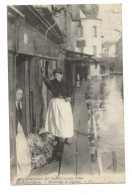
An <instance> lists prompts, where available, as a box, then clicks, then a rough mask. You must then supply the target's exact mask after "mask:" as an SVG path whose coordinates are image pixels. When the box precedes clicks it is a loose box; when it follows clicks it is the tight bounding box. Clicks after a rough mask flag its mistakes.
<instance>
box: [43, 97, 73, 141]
mask: <svg viewBox="0 0 132 195" xmlns="http://www.w3.org/2000/svg"><path fill="white" fill-rule="evenodd" d="M45 131H46V132H50V133H52V134H53V135H55V136H57V137H63V138H71V137H72V136H73V115H72V110H71V105H70V102H66V101H65V100H64V99H60V98H53V99H51V101H50V103H49V107H48V112H47V117H46V123H45Z"/></svg>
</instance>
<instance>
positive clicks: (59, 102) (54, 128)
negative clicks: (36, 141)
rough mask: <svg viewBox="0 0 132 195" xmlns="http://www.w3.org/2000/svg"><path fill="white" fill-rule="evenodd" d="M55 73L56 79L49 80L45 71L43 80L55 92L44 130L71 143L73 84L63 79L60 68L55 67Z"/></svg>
mask: <svg viewBox="0 0 132 195" xmlns="http://www.w3.org/2000/svg"><path fill="white" fill-rule="evenodd" d="M53 75H54V79H53V80H48V79H47V78H46V77H45V73H44V72H43V81H44V83H45V85H46V86H47V88H48V89H49V90H50V91H51V92H52V94H53V98H52V99H51V101H50V103H49V107H48V112H47V117H46V123H45V129H44V131H45V132H49V133H52V134H53V135H55V136H56V137H57V138H59V139H61V140H63V141H64V142H65V143H67V144H70V143H71V142H72V139H71V138H72V137H73V115H72V110H71V105H70V102H71V96H72V93H73V90H72V87H71V85H70V84H69V83H68V82H66V81H64V80H63V72H62V70H61V69H60V68H57V69H55V70H54V71H53ZM41 133H42V132H41Z"/></svg>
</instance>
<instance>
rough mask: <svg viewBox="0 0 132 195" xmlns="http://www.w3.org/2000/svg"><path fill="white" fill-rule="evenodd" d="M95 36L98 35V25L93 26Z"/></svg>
mask: <svg viewBox="0 0 132 195" xmlns="http://www.w3.org/2000/svg"><path fill="white" fill-rule="evenodd" d="M93 36H94V37H97V26H93Z"/></svg>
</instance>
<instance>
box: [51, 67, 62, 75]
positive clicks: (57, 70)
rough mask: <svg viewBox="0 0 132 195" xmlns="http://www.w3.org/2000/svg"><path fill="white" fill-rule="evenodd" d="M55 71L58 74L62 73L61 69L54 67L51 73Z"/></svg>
mask: <svg viewBox="0 0 132 195" xmlns="http://www.w3.org/2000/svg"><path fill="white" fill-rule="evenodd" d="M56 73H59V74H63V72H62V70H61V69H60V68H56V69H55V70H54V71H53V75H55V74H56Z"/></svg>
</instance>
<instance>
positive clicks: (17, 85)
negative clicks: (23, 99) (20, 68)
mask: <svg viewBox="0 0 132 195" xmlns="http://www.w3.org/2000/svg"><path fill="white" fill-rule="evenodd" d="M19 89H20V90H22V91H23V92H24V90H23V88H22V87H21V86H20V85H19V84H16V91H18V90H19Z"/></svg>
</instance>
